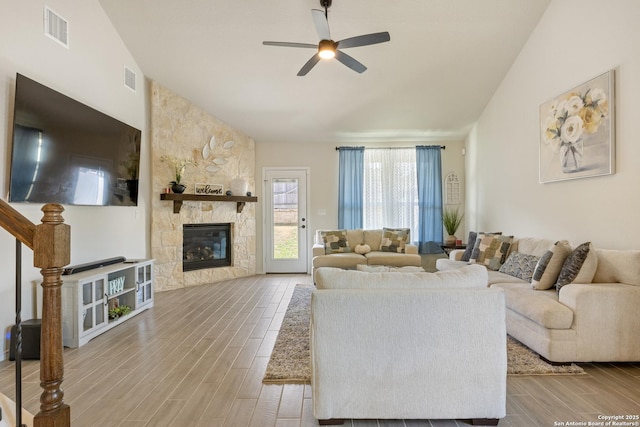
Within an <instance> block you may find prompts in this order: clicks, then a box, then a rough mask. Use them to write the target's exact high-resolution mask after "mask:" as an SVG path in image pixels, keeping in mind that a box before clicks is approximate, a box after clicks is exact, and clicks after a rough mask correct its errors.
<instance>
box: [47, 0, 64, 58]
mask: <svg viewBox="0 0 640 427" xmlns="http://www.w3.org/2000/svg"><path fill="white" fill-rule="evenodd" d="M44 34H45V35H46V36H47V37H51V38H52V39H53V40H55V41H57V42H58V43H60V44H61V45H62V46H64V47H66V48H69V23H68V22H67V20H66V19H64V18H63V17H61V16H60V15H58V14H57V13H55V12H54V11H53V10H51V9H49V8H48V7H47V6H45V7H44Z"/></svg>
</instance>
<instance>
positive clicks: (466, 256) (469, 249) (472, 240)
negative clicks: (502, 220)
mask: <svg viewBox="0 0 640 427" xmlns="http://www.w3.org/2000/svg"><path fill="white" fill-rule="evenodd" d="M482 234H502V231H496V232H495V233H482ZM477 238H478V233H476V232H475V231H470V232H469V238H468V239H467V247H466V249H465V250H464V253H463V254H462V258H460V261H469V260H470V259H471V252H473V247H474V246H475V244H476V239H477Z"/></svg>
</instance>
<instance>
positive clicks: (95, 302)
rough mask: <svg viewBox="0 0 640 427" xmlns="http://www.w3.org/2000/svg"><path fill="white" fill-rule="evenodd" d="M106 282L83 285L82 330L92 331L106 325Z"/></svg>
mask: <svg viewBox="0 0 640 427" xmlns="http://www.w3.org/2000/svg"><path fill="white" fill-rule="evenodd" d="M104 283H105V280H104V278H103V279H97V280H94V281H92V282H86V283H83V284H82V330H83V332H86V331H90V330H91V329H94V328H96V327H100V326H103V325H104V324H105V305H104V304H105V295H104Z"/></svg>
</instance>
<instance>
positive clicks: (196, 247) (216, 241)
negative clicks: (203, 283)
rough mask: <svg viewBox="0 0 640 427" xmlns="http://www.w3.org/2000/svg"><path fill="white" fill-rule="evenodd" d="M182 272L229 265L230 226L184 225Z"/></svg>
mask: <svg viewBox="0 0 640 427" xmlns="http://www.w3.org/2000/svg"><path fill="white" fill-rule="evenodd" d="M182 227H183V228H182V230H183V235H182V270H183V271H193V270H201V269H205V268H216V267H227V266H230V265H231V247H232V246H231V224H229V223H225V224H184V225H183V226H182Z"/></svg>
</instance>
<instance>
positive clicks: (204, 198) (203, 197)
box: [160, 193, 258, 213]
mask: <svg viewBox="0 0 640 427" xmlns="http://www.w3.org/2000/svg"><path fill="white" fill-rule="evenodd" d="M160 200H173V213H180V209H181V208H182V202H183V201H184V200H191V201H196V202H236V203H237V206H236V212H237V213H240V212H242V209H244V205H245V203H247V202H249V203H255V202H257V201H258V198H257V197H253V196H252V197H249V196H214V195H211V194H184V193H182V194H178V193H162V194H160Z"/></svg>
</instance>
